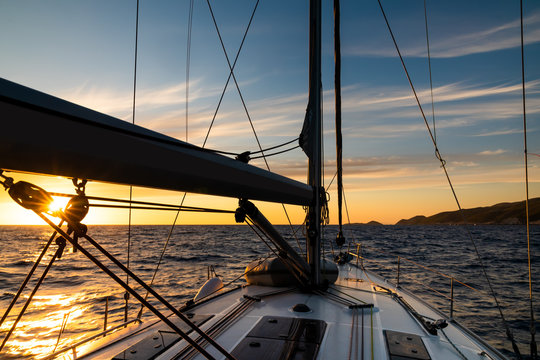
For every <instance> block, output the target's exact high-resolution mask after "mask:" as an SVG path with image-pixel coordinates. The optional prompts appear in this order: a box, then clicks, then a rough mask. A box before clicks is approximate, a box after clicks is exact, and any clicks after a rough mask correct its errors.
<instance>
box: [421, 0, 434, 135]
mask: <svg viewBox="0 0 540 360" xmlns="http://www.w3.org/2000/svg"><path fill="white" fill-rule="evenodd" d="M424 20H425V24H426V46H427V55H428V69H429V89H430V92H431V117H432V121H433V138H434V139H435V142H437V128H436V127H435V102H434V101H433V80H432V76H431V52H430V49H429V31H428V16H427V5H426V0H424Z"/></svg>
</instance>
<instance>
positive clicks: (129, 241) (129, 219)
mask: <svg viewBox="0 0 540 360" xmlns="http://www.w3.org/2000/svg"><path fill="white" fill-rule="evenodd" d="M138 47H139V0H137V10H136V15H135V53H134V67H133V108H132V114H131V115H132V121H131V122H132V123H133V124H135V106H136V99H137V54H138ZM131 200H133V186H132V185H130V186H129V201H130V205H131ZM128 212H129V214H128V239H127V268H128V269H129V267H130V254H131V206H130V208H129V210H128ZM126 284H128V285H129V276H128V275H127V274H126ZM124 299H125V301H126V306H125V309H124V322H126V321H127V317H128V303H129V292H127V291H126V292H125V293H124Z"/></svg>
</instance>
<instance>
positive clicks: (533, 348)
mask: <svg viewBox="0 0 540 360" xmlns="http://www.w3.org/2000/svg"><path fill="white" fill-rule="evenodd" d="M519 10H520V38H521V90H522V100H523V148H524V151H523V153H524V160H525V163H524V165H525V218H526V228H527V263H528V270H529V304H530V313H531V314H530V332H531V341H530V350H531V359H537V358H538V350H537V345H536V340H535V335H536V323H535V321H534V305H533V294H532V269H531V238H530V229H529V165H528V159H527V111H526V106H525V51H524V45H523V0H520V1H519Z"/></svg>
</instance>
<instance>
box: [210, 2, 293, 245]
mask: <svg viewBox="0 0 540 360" xmlns="http://www.w3.org/2000/svg"><path fill="white" fill-rule="evenodd" d="M206 3H207V4H208V8H209V10H210V14H211V16H212V20H213V22H214V26H215V28H216V32H217V34H218V37H219V41H220V43H221V47H222V49H223V53H224V54H225V58H226V59H227V64H228V66H229V70H230V72H229V76H228V78H227V82H226V84H225V88H224V89H223V93H222V94H221V97H220V99H219V103H218V109H219V106H220V105H221V101H222V99H223V96H224V94H225V91H226V89H227V86H228V84H229V81H230V79H231V77H232V78H233V81H234V83H235V85H236V90H237V91H238V95H239V96H240V100H241V102H242V106H243V107H244V111H245V112H246V116H247V118H248V120H249V124H250V126H251V130H252V131H253V135H254V136H255V140H256V141H257V145H258V146H259V152H260V153H261V154H262V156H261V157H262V158H263V160H264V163H265V164H266V168H267V169H268V171H270V165H269V164H268V161H267V160H266V156H265V154H264V150H263V148H262V145H261V143H260V141H259V137H258V136H257V132H256V131H255V127H254V125H253V122H252V121H251V116H250V115H249V111H248V109H247V105H246V103H245V101H244V97H243V96H242V92H241V91H240V86H239V85H238V82H237V81H236V76H235V75H234V67H235V66H236V61H237V60H238V56H239V55H240V51H241V50H242V47H243V45H244V41H245V39H246V36H247V33H248V31H249V29H250V27H251V23H252V20H253V17H254V16H255V12H256V10H257V7H258V6H259V0H257V2H256V4H255V7H254V9H253V12H252V14H251V17H250V19H249V23H248V26H247V28H246V31H245V32H244V37H243V38H242V42H241V44H240V47H239V49H238V52H237V54H236V57H235V59H234V62H233V65H232V66H231V62H230V60H229V55H228V54H227V50H226V49H225V44H224V43H223V38H222V37H221V33H220V31H219V27H218V25H217V21H216V18H215V16H214V11H213V10H212V6H211V5H210V0H206ZM218 109H216V112H215V113H214V117H213V119H212V122H211V124H210V129H208V133H207V134H206V138H205V139H204V144H206V141H207V139H208V135H209V134H210V130H211V128H212V125H213V124H214V120H215V118H216V115H217V112H218ZM203 147H204V145H203ZM274 155H277V154H274ZM258 158H259V157H258ZM282 207H283V211H284V212H285V216H286V217H287V220H288V221H289V226H290V227H291V228H292V223H291V220H290V217H289V213H288V212H287V209H286V208H285V205H283V204H282ZM295 238H296V236H295ZM296 241H297V243H298V239H296Z"/></svg>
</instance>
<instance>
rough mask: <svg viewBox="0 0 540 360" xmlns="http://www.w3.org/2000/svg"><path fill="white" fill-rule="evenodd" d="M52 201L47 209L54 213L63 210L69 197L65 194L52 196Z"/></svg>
mask: <svg viewBox="0 0 540 360" xmlns="http://www.w3.org/2000/svg"><path fill="white" fill-rule="evenodd" d="M52 198H53V202H52V203H50V205H49V211H50V212H52V213H54V212H57V211H63V210H64V209H65V207H66V205H67V204H68V202H69V200H70V198H69V197H65V196H53V197H52Z"/></svg>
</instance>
